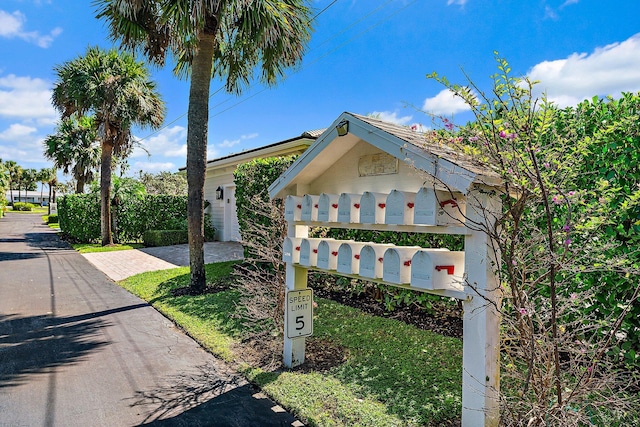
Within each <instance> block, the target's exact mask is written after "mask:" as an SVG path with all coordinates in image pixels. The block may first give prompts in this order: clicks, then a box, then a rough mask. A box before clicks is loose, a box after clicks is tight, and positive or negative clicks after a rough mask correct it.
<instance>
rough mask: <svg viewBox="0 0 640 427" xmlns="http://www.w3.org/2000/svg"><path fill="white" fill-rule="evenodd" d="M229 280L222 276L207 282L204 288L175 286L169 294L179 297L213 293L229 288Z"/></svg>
mask: <svg viewBox="0 0 640 427" xmlns="http://www.w3.org/2000/svg"><path fill="white" fill-rule="evenodd" d="M231 286H232V285H231V282H230V281H229V280H228V279H227V278H222V279H218V280H215V281H213V282H212V283H207V285H206V286H205V287H204V289H194V288H191V286H185V287H183V288H176V289H172V290H171V296H174V297H180V296H183V295H189V296H197V295H205V294H215V293H218V292H222V291H226V290H227V289H230V288H231Z"/></svg>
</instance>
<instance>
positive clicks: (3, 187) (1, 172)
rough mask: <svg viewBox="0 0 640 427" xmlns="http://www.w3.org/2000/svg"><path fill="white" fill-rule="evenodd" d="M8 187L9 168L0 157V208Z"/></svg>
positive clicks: (3, 202)
mask: <svg viewBox="0 0 640 427" xmlns="http://www.w3.org/2000/svg"><path fill="white" fill-rule="evenodd" d="M8 188H9V170H8V169H7V166H6V164H5V163H4V162H3V161H2V159H0V193H1V194H2V199H0V208H2V207H3V206H5V202H6V197H7V195H6V194H7V189H8Z"/></svg>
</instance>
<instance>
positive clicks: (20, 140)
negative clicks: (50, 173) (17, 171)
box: [0, 123, 46, 164]
mask: <svg viewBox="0 0 640 427" xmlns="http://www.w3.org/2000/svg"><path fill="white" fill-rule="evenodd" d="M42 144H43V138H42V136H41V135H39V134H38V130H37V129H36V128H34V127H31V126H26V125H24V124H21V123H13V124H11V125H10V126H9V127H8V128H6V129H5V130H3V131H2V132H0V159H3V160H14V161H16V162H18V163H25V162H27V163H39V164H44V163H46V161H45V159H44V156H43V145H42Z"/></svg>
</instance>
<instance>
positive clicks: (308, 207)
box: [300, 194, 320, 221]
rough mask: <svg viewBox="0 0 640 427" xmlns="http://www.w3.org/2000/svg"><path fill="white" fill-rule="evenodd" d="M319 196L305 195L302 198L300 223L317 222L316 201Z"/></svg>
mask: <svg viewBox="0 0 640 427" xmlns="http://www.w3.org/2000/svg"><path fill="white" fill-rule="evenodd" d="M319 199H320V196H312V195H309V194H305V195H304V196H303V197H302V210H301V212H300V219H301V220H302V221H317V220H318V200H319Z"/></svg>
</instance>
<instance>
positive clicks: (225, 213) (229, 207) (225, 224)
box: [204, 129, 324, 241]
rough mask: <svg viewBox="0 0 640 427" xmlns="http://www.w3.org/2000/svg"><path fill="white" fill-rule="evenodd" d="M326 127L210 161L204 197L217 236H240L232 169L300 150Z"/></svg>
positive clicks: (231, 238) (223, 239)
mask: <svg viewBox="0 0 640 427" xmlns="http://www.w3.org/2000/svg"><path fill="white" fill-rule="evenodd" d="M323 131H324V129H320V130H312V131H306V132H303V133H302V134H301V135H300V136H297V137H294V138H290V139H286V140H284V141H280V142H276V143H273V144H270V145H266V146H264V147H259V148H255V149H252V150H247V151H242V152H240V153H236V154H231V155H228V156H225V157H220V158H217V159H213V160H209V161H208V162H207V172H206V178H205V182H204V198H205V200H207V201H209V202H210V203H211V206H210V207H209V208H208V209H207V212H209V213H211V218H212V222H213V226H214V227H215V229H216V240H220V241H239V240H240V227H239V226H238V216H237V213H236V199H235V188H236V186H235V184H234V182H233V172H234V171H235V170H236V167H238V165H239V164H242V163H246V162H249V161H251V160H254V159H259V158H267V157H277V156H289V155H293V154H301V153H303V152H304V151H305V150H306V149H307V148H308V147H309V145H311V143H313V142H314V141H315V140H316V138H318V136H320V135H321V134H322V132H323Z"/></svg>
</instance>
